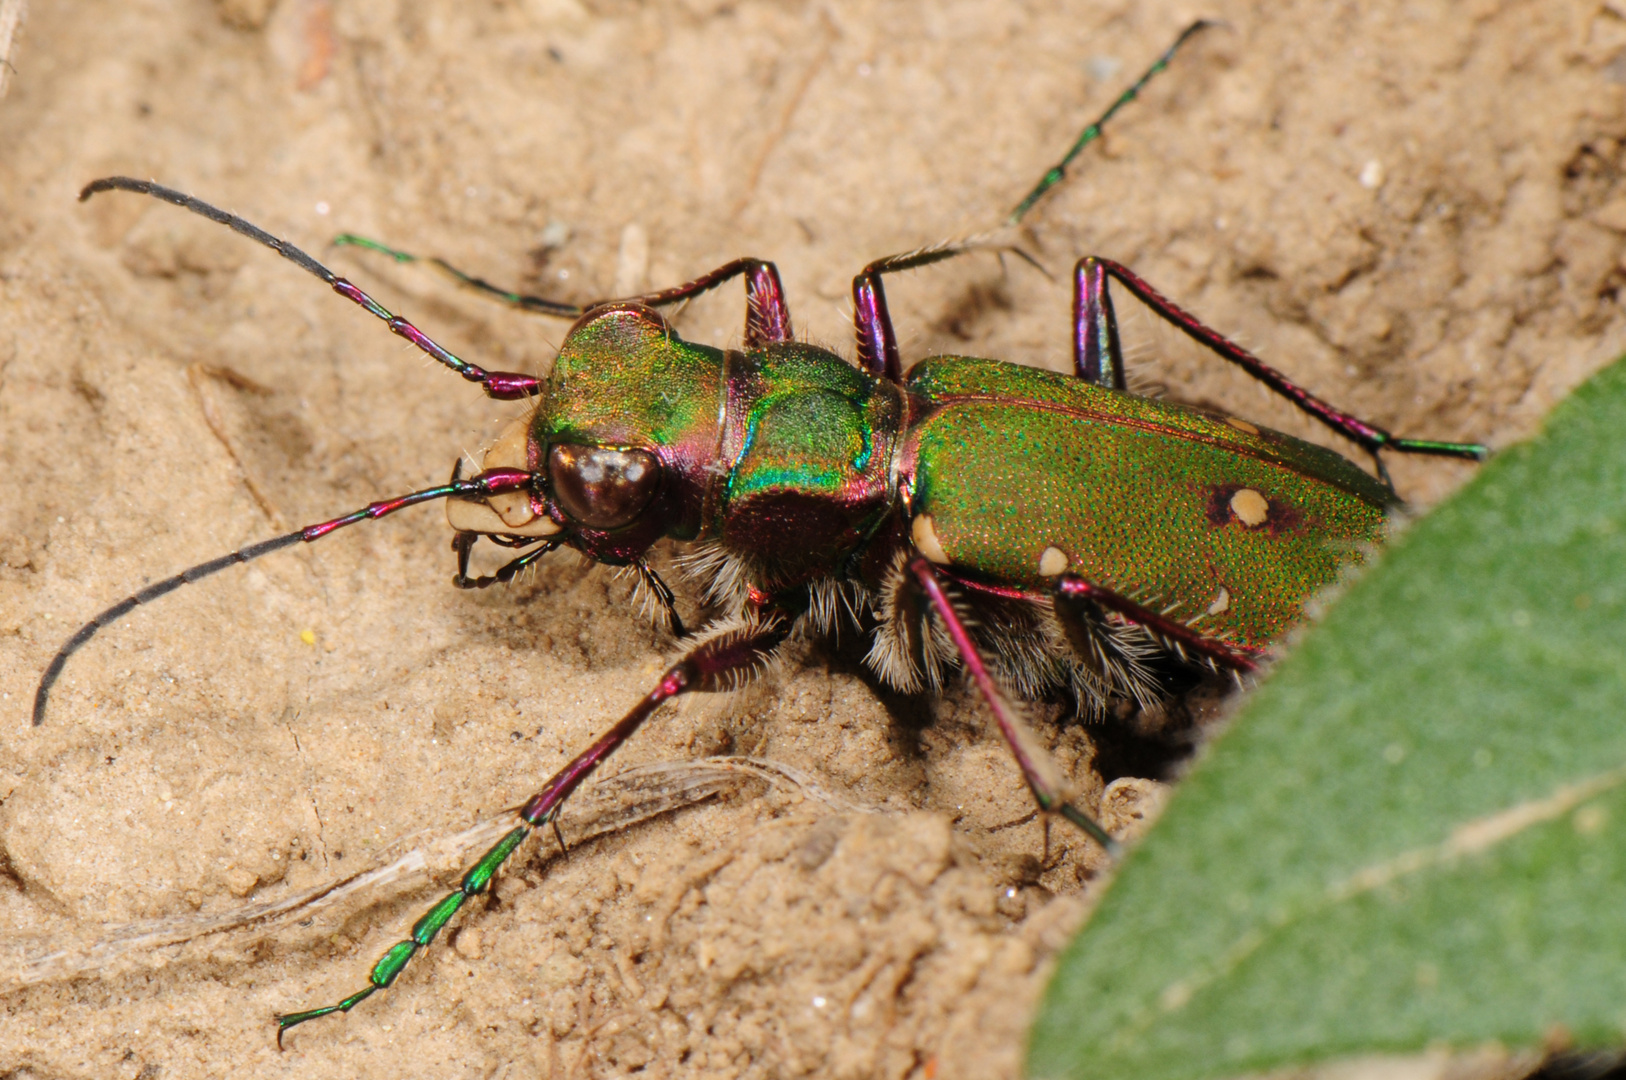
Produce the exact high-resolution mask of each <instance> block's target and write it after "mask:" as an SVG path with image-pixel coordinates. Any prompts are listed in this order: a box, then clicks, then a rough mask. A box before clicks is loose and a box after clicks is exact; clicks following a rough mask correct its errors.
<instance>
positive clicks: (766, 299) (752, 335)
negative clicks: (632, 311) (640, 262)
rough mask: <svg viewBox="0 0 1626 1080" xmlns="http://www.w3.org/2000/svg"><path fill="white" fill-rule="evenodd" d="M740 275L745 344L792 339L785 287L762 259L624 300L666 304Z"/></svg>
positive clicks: (759, 345) (737, 263) (730, 265)
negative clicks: (741, 277)
mask: <svg viewBox="0 0 1626 1080" xmlns="http://www.w3.org/2000/svg"><path fill="white" fill-rule="evenodd" d="M742 274H743V275H744V276H745V347H746V348H747V349H760V348H762V347H763V346H764V345H767V344H770V343H772V342H780V341H794V340H796V333H795V331H794V330H792V329H791V325H790V308H789V306H788V305H786V303H785V287H784V286H783V285H781V284H780V283H779V268H778V267H776V266H775V265H774V264H773V263H771V262H764V261H763V260H762V259H751V258H743V259H735V260H734V261H733V262H729V263H724V264H723V265H722V266H719V267H718V268H717V269H715V270H713V271H712V272H711V273H709V274H702V275H701V276H700V277H697V278H695V279H694V280H693V281H686V282H684V283H683V284H682V285H674V286H672V287H671V288H670V289H662V290H660V291H659V292H652V293H643V294H642V295H640V296H632V297H628V298H627V299H629V300H631V301H633V302H634V303H639V304H644V305H646V306H648V307H653V308H658V307H666V306H667V305H669V304H676V303H678V302H679V301H681V300H689V299H691V298H693V297H696V296H699V295H700V294H701V293H703V292H709V291H710V290H712V289H715V288H716V287H717V286H719V285H721V284H723V283H724V282H726V281H731V280H733V279H734V278H736V277H739V276H740V275H742Z"/></svg>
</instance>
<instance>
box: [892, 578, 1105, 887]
mask: <svg viewBox="0 0 1626 1080" xmlns="http://www.w3.org/2000/svg"><path fill="white" fill-rule="evenodd" d="M908 571H909V574H910V576H912V577H913V578H914V579H915V581H916V582H918V583H919V585H920V589H921V591H922V592H924V593H925V594H926V599H927V601H928V602H929V603H930V604H931V607H932V610H934V611H936V612H937V615H938V618H940V619H942V620H943V626H944V628H945V629H947V630H948V634H949V637H950V638H951V639H952V640H953V642H954V648H955V649H956V650H957V651H958V652H959V654H960V661H961V663H963V664H965V668H966V670H967V671H968V672H970V673H971V678H972V681H974V682H975V683H976V684H977V689H978V690H979V691H980V692H981V693H982V698H983V700H984V701H986V702H987V703H988V708H989V711H991V712H992V713H993V714H994V721H995V722H996V723H997V724H998V725H999V733H1000V734H1001V735H1002V736H1004V738H1005V743H1006V745H1007V746H1009V747H1010V748H1011V754H1012V756H1013V757H1015V758H1016V765H1017V768H1019V769H1021V770H1022V778H1023V779H1024V780H1026V781H1027V784H1028V790H1029V791H1031V792H1033V799H1034V801H1035V802H1037V803H1038V804H1039V809H1040V810H1042V811H1045V812H1046V813H1058V814H1060V815H1061V816H1062V817H1064V818H1066V819H1067V820H1068V821H1070V822H1072V823H1073V824H1074V825H1076V826H1078V827H1079V828H1080V829H1082V830H1083V831H1084V832H1085V833H1086V834H1088V835H1089V837H1090V838H1091V839H1092V840H1094V841H1095V842H1096V843H1098V844H1100V845H1101V846H1102V847H1103V848H1105V849H1106V850H1107V852H1108V854H1110V855H1113V856H1116V855H1117V854H1118V852H1119V846H1118V842H1117V841H1116V840H1114V839H1113V838H1112V836H1111V835H1110V834H1109V833H1108V832H1107V831H1106V830H1105V829H1103V828H1102V827H1101V825H1100V823H1098V822H1097V821H1096V820H1095V819H1094V818H1092V817H1090V816H1089V815H1088V814H1086V813H1085V812H1084V811H1082V810H1080V809H1079V808H1078V807H1076V806H1074V805H1073V804H1072V803H1071V802H1069V801H1068V799H1067V797H1066V795H1065V790H1066V782H1065V780H1064V779H1063V778H1062V776H1061V773H1060V770H1059V769H1057V768H1056V765H1055V763H1054V762H1053V761H1051V760H1050V755H1048V754H1047V753H1045V751H1044V748H1043V747H1041V746H1040V745H1039V742H1038V740H1037V739H1036V738H1034V736H1033V733H1032V732H1031V731H1030V730H1029V729H1028V726H1027V724H1026V723H1025V722H1024V721H1023V720H1022V718H1021V715H1020V714H1019V713H1018V712H1017V710H1016V708H1015V706H1013V705H1012V704H1011V702H1010V701H1009V700H1008V699H1007V698H1006V696H1005V693H1004V692H1003V691H1002V690H1001V689H1000V687H999V684H998V683H997V682H995V681H994V677H993V675H992V674H991V673H990V672H989V671H988V667H987V665H986V664H984V663H983V660H982V654H981V653H980V652H979V651H978V649H977V646H976V643H975V642H973V641H972V640H971V634H970V632H969V631H967V630H966V627H965V623H964V621H963V620H961V618H960V615H959V612H957V611H955V610H954V604H953V603H952V602H951V601H950V600H949V598H948V594H947V593H945V592H944V591H943V583H942V580H941V579H940V578H939V577H938V576H937V571H936V570H935V569H934V568H933V566H932V564H931V563H930V562H928V561H927V560H926V558H925V557H924V556H920V555H916V556H915V557H913V558H911V559H910V560H909V565H908Z"/></svg>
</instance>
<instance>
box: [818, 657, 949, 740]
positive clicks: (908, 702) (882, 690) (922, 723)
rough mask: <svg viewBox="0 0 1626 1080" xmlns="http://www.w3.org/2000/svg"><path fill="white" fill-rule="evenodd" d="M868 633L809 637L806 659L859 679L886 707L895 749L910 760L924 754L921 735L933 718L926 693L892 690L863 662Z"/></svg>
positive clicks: (827, 668)
mask: <svg viewBox="0 0 1626 1080" xmlns="http://www.w3.org/2000/svg"><path fill="white" fill-rule="evenodd" d="M869 647H870V646H869V635H868V634H860V633H841V634H830V635H822V636H820V637H817V638H815V639H813V643H812V647H811V649H810V650H809V653H808V662H809V663H811V664H821V665H823V667H824V668H825V669H826V670H827V671H829V672H831V673H832V674H839V675H848V676H851V677H852V678H854V679H857V680H858V681H859V682H861V683H863V684H864V686H865V687H867V688H868V689H869V692H870V693H871V694H873V695H874V697H875V700H876V701H878V702H880V703H881V707H882V708H883V709H885V710H886V715H887V719H888V720H890V721H891V724H890V728H891V733H892V735H893V737H894V738H895V739H896V740H897V743H898V749H899V751H900V752H901V753H903V754H904V755H905V756H907V757H908V758H909V759H910V760H919V759H921V758H923V757H924V756H925V754H926V746H925V743H924V741H923V740H922V738H921V736H922V733H923V732H924V731H925V730H926V728H928V727H929V726H930V725H931V723H932V721H933V719H934V718H935V715H936V714H935V711H934V710H933V708H932V696H931V695H930V694H924V693H922V694H905V693H901V692H899V691H897V690H894V689H893V688H892V687H891V686H889V685H887V683H886V682H885V681H884V680H883V679H882V678H881V677H880V676H879V675H877V674H875V672H874V671H873V670H872V669H871V668H870V666H869V664H867V663H865V660H864V658H865V657H866V656H867V655H869Z"/></svg>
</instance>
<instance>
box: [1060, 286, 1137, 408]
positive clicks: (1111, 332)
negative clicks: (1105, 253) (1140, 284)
mask: <svg viewBox="0 0 1626 1080" xmlns="http://www.w3.org/2000/svg"><path fill="white" fill-rule="evenodd" d="M1073 371H1074V372H1075V373H1076V374H1077V375H1078V377H1079V378H1081V379H1083V380H1084V381H1085V382H1087V383H1093V384H1094V385H1096V386H1099V387H1103V388H1104V389H1107V390H1128V389H1129V384H1128V382H1127V381H1126V379H1125V376H1124V351H1123V346H1122V345H1121V344H1119V342H1118V316H1117V313H1116V312H1114V311H1113V310H1112V293H1111V292H1110V291H1108V289H1107V275H1106V274H1105V273H1103V272H1102V269H1101V260H1100V259H1097V258H1094V257H1086V258H1083V259H1080V260H1079V261H1078V266H1077V267H1076V268H1075V269H1074V271H1073Z"/></svg>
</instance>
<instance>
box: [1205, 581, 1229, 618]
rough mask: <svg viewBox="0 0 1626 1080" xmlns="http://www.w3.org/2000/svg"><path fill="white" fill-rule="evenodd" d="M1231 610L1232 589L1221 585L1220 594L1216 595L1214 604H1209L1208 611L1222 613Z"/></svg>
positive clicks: (1211, 613)
mask: <svg viewBox="0 0 1626 1080" xmlns="http://www.w3.org/2000/svg"><path fill="white" fill-rule="evenodd" d="M1229 610H1231V591H1230V590H1229V589H1227V588H1226V587H1225V586H1223V585H1221V586H1220V591H1219V595H1218V596H1216V597H1214V602H1213V603H1212V604H1209V605H1208V613H1209V614H1210V615H1220V614H1223V613H1224V612H1227V611H1229Z"/></svg>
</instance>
